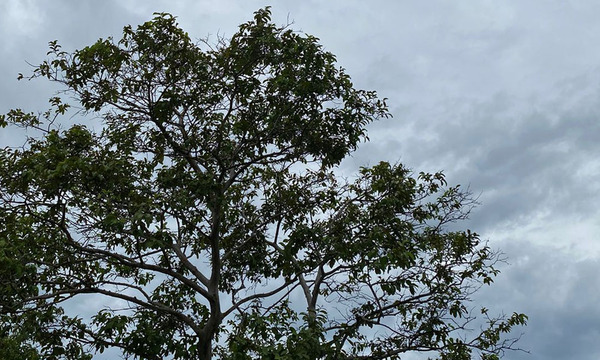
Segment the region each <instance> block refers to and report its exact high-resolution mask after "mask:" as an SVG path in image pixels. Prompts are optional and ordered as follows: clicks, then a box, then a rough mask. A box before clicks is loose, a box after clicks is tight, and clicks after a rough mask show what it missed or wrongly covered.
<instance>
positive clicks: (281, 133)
mask: <svg viewBox="0 0 600 360" xmlns="http://www.w3.org/2000/svg"><path fill="white" fill-rule="evenodd" d="M48 55H49V56H50V58H49V59H48V60H47V61H44V62H43V63H42V64H41V65H40V66H39V67H36V68H35V70H34V72H33V74H32V75H31V76H30V77H28V78H38V77H42V78H47V79H49V80H50V81H53V82H57V83H59V84H62V85H63V86H64V88H65V90H64V93H59V94H57V96H55V97H52V98H51V99H50V103H51V108H50V110H49V111H47V112H45V113H42V114H37V115H36V114H35V113H28V112H25V111H22V110H19V109H17V110H12V111H10V112H9V113H8V114H6V115H4V116H2V117H0V125H1V126H3V127H5V126H7V125H9V124H11V125H12V126H21V127H22V128H24V129H28V130H29V131H30V132H29V134H31V133H32V132H34V133H35V134H37V135H36V136H31V137H29V138H28V139H27V142H26V144H25V145H24V146H23V147H19V148H8V147H6V148H4V149H2V150H1V152H0V276H1V277H0V357H2V358H7V359H11V358H15V359H16V358H19V359H41V358H43V359H90V358H91V357H92V355H91V354H92V353H95V352H102V351H103V350H105V349H106V348H120V349H121V351H122V352H123V354H124V355H125V356H128V357H130V358H139V359H163V358H173V359H210V358H211V357H213V356H218V357H219V358H221V359H288V358H289V359H366V358H369V359H399V358H400V356H401V355H402V354H404V353H406V352H412V351H433V352H434V353H436V354H437V356H439V358H440V359H470V358H471V357H472V356H476V354H481V358H482V359H496V358H497V357H498V356H500V355H502V353H503V351H504V350H505V349H510V348H512V347H513V344H514V340H511V339H505V338H504V337H503V334H508V333H509V332H510V331H511V329H512V328H513V327H514V326H516V325H523V324H525V322H526V317H525V315H522V314H513V315H512V316H508V317H500V318H492V317H487V310H486V309H482V310H481V312H482V313H483V317H484V319H486V321H487V325H485V326H483V327H482V328H481V331H480V332H469V331H467V325H468V324H469V323H471V322H472V321H474V319H475V314H474V312H473V311H471V310H470V309H469V302H470V296H471V295H472V294H473V293H474V292H475V291H476V290H477V289H478V288H479V287H480V286H481V285H482V284H489V283H491V282H492V279H493V277H494V276H495V275H496V274H497V273H498V270H497V269H496V268H495V267H494V265H495V264H496V263H497V262H498V261H499V260H501V259H500V256H499V254H498V253H497V252H494V251H492V250H491V249H490V248H489V247H488V246H487V245H486V244H485V243H484V242H482V241H481V240H480V239H479V237H478V235H477V234H476V233H474V232H471V231H469V230H466V231H450V230H448V225H449V224H451V223H454V222H456V221H459V220H461V219H464V218H465V217H466V216H467V215H468V213H469V211H470V209H471V208H472V206H473V204H474V200H473V199H472V197H471V196H470V194H469V192H468V191H463V190H462V189H461V188H460V187H458V186H457V187H450V186H448V185H447V183H446V180H445V179H444V176H443V174H442V173H435V174H427V173H420V174H418V175H414V174H413V173H412V172H411V171H410V170H409V169H407V168H406V167H404V166H402V165H400V164H395V165H392V164H388V163H385V162H381V163H379V164H377V165H375V166H373V167H364V168H361V170H360V171H359V173H358V174H357V175H356V177H355V178H353V179H345V178H342V177H340V176H339V175H336V172H335V170H336V167H337V166H338V165H339V164H340V162H341V161H342V160H343V159H344V158H345V157H346V156H348V155H349V154H350V153H351V152H352V151H353V150H355V149H356V147H357V145H358V144H359V142H360V141H362V140H364V139H366V132H365V126H366V125H367V124H368V123H370V122H371V121H373V120H376V119H377V118H383V117H388V116H390V114H389V112H388V109H387V106H386V104H385V101H384V100H381V99H379V98H378V97H377V95H376V93H375V92H372V91H363V90H356V89H354V87H353V84H352V82H351V81H350V77H349V76H348V75H347V74H346V73H345V72H344V70H343V69H341V68H339V67H337V66H336V63H335V57H334V56H333V55H332V54H331V53H329V52H326V51H324V50H323V48H322V47H321V45H319V43H318V39H317V38H315V37H313V36H309V35H304V34H299V33H296V32H294V31H292V30H290V29H288V28H287V27H279V26H276V25H274V24H273V23H272V22H271V18H270V11H269V9H268V8H266V9H262V10H259V11H257V12H256V13H255V16H254V19H253V20H252V21H249V22H247V23H245V24H242V25H241V26H240V27H239V31H238V32H237V33H236V34H235V35H233V36H232V38H231V39H230V40H224V39H221V40H219V41H218V43H217V44H215V45H212V46H211V45H210V44H209V43H208V41H201V42H198V43H194V42H192V41H191V40H190V37H189V36H188V35H187V34H186V33H185V32H184V31H183V30H181V29H180V28H179V27H178V25H177V23H176V20H175V19H174V18H173V17H172V16H171V15H169V14H162V13H161V14H156V16H155V18H154V19H153V20H152V21H149V22H147V23H145V24H143V25H141V26H139V27H138V28H137V29H133V28H132V27H130V26H128V27H125V28H124V33H123V37H122V39H120V40H119V41H118V42H115V41H114V40H113V39H112V38H108V39H106V40H102V39H100V40H99V41H98V42H96V43H95V44H93V45H91V46H89V47H86V48H84V49H82V50H78V51H75V52H74V53H68V52H65V51H63V50H62V49H61V47H60V46H59V45H58V44H57V42H51V43H50V51H49V53H48ZM20 77H23V76H22V75H21V76H20ZM62 94H68V95H69V96H70V97H71V98H72V99H74V101H76V102H77V103H78V107H79V112H78V113H77V114H81V113H83V114H92V115H94V116H96V117H98V118H100V119H101V120H102V126H101V128H100V129H96V130H94V129H93V128H90V127H86V126H85V125H82V124H76V125H72V126H70V127H67V128H63V127H62V126H61V125H60V119H61V118H63V117H64V116H66V115H67V113H70V111H71V110H69V109H70V106H69V104H66V103H63V101H62V99H61V97H60V95H62ZM86 294H93V295H94V296H96V297H102V298H104V299H106V300H107V301H108V300H110V301H111V302H110V303H111V304H120V305H113V306H108V305H107V306H106V307H104V308H100V309H97V312H95V315H93V316H92V317H91V318H89V319H85V318H82V317H80V316H78V315H74V314H71V313H69V311H66V310H65V309H67V310H68V307H69V304H71V303H72V302H73V301H75V300H77V299H81V298H83V297H84V296H85V295H86ZM482 324H483V322H482Z"/></svg>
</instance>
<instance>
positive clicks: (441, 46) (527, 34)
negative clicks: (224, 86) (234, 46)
mask: <svg viewBox="0 0 600 360" xmlns="http://www.w3.org/2000/svg"><path fill="white" fill-rule="evenodd" d="M266 5H271V6H272V12H273V19H274V21H275V22H276V23H278V24H282V25H283V24H286V23H292V25H291V26H292V28H293V29H295V30H298V31H303V32H305V33H308V34H312V35H314V36H316V37H318V38H319V39H320V42H321V44H322V45H323V46H324V48H325V49H326V50H328V51H331V52H332V53H334V54H335V55H336V56H337V59H338V63H339V65H340V66H343V67H344V68H346V70H347V72H348V74H350V76H352V79H353V82H354V84H355V86H356V87H357V88H362V89H368V90H376V91H377V92H378V93H379V95H380V96H381V97H386V98H388V101H387V102H388V105H389V106H390V111H391V113H392V114H393V118H391V119H386V120H382V121H379V122H376V123H373V124H371V125H370V126H369V127H368V131H369V137H370V139H371V141H370V142H368V143H365V144H363V145H362V146H361V147H360V148H359V150H358V151H357V152H356V153H354V154H353V156H352V157H351V158H350V159H348V160H347V161H345V162H344V163H343V164H342V169H341V170H342V171H347V172H352V171H355V169H356V168H357V167H358V166H363V165H373V164H375V163H377V162H378V161H380V160H385V161H390V162H402V163H404V164H405V165H406V166H408V167H410V168H411V169H413V170H414V171H415V172H419V171H438V170H443V171H444V172H445V174H446V175H447V180H448V181H449V183H451V184H461V185H462V186H464V187H469V188H470V189H471V191H473V193H474V194H477V195H479V202H480V205H479V207H477V208H476V209H475V210H474V211H473V213H472V215H471V218H470V219H469V220H468V221H467V222H466V223H464V224H462V226H464V227H469V228H470V229H472V230H474V231H476V232H478V233H479V234H480V235H481V237H482V238H483V239H487V240H489V244H490V245H491V246H492V247H493V248H498V249H501V250H503V252H504V253H505V254H506V256H507V257H508V264H506V265H504V266H502V267H501V270H502V274H501V275H500V276H499V277H498V278H497V280H496V282H495V284H494V285H493V286H491V287H489V288H484V289H483V290H482V291H481V293H480V294H478V296H477V301H480V302H481V303H482V305H483V304H485V306H486V307H488V308H490V309H496V310H498V311H500V310H505V311H506V312H508V313H511V312H513V311H517V312H524V313H526V314H527V315H528V316H529V319H530V320H529V325H528V326H527V327H526V328H524V329H523V332H524V334H523V337H522V340H521V342H520V343H519V346H520V347H521V348H524V349H527V350H529V353H524V352H511V353H507V355H506V357H505V359H509V360H525V359H528V360H538V359H539V360H563V359H564V360H567V359H579V360H597V359H598V358H600V341H598V340H599V339H600V307H599V306H598V304H599V303H600V277H598V276H597V274H598V273H600V239H599V237H600V207H599V206H598V205H599V204H600V191H599V190H600V156H599V155H600V121H599V120H600V46H599V44H600V22H599V21H598V14H600V2H597V1H585V0H581V1H575V0H573V1H568V0H560V1H558V0H544V1H540V0H529V1H521V0H506V1H488V0H477V1H466V0H454V1H441V0H431V1H404V0H387V1H384V0H371V1H354V0H330V1H316V0H305V1H295V0H293V1H292V0H289V1H288V0H282V1H271V2H268V1H258V0H166V1H159V0H153V1H142V0H119V1H112V0H106V1H80V0H54V1H43V0H2V1H0V38H1V39H2V41H1V42H0V80H1V81H0V113H5V112H7V111H8V110H9V109H11V108H18V107H20V108H23V109H27V110H31V111H43V110H45V109H46V108H47V99H48V97H50V96H51V95H53V93H54V91H55V90H56V88H55V87H54V86H53V85H51V84H48V83H47V82H44V81H41V80H37V81H32V82H28V81H20V82H18V81H17V80H16V78H17V74H18V73H20V72H22V73H28V72H29V71H31V66H30V65H28V63H31V64H38V63H39V62H41V61H42V60H44V58H45V54H46V51H47V43H48V41H51V40H55V39H56V40H59V43H61V44H62V45H63V48H64V49H66V50H75V49H78V48H82V47H84V46H86V45H89V44H91V43H93V42H94V41H96V40H97V39H98V38H99V37H104V38H106V37H107V36H110V35H113V36H114V37H115V38H118V37H119V36H120V34H121V30H122V28H123V26H125V25H128V24H131V25H134V26H135V25H138V24H141V23H143V22H144V21H147V20H149V19H151V18H152V13H153V12H169V13H172V14H173V15H175V16H177V17H178V21H179V23H180V25H181V27H182V28H183V29H184V30H186V31H187V32H188V33H189V34H190V36H192V37H193V38H196V39H200V38H206V37H207V36H209V39H210V38H212V39H215V38H216V36H224V37H228V36H230V35H232V34H233V33H234V32H235V31H236V28H237V25H239V24H241V23H242V22H245V21H247V20H249V19H251V18H252V13H253V12H254V11H256V10H257V9H259V8H262V7H264V6H266ZM15 138H18V134H17V130H15V129H2V131H1V132H0V146H5V145H7V144H10V143H11V142H12V141H14V139H15ZM98 359H100V357H98Z"/></svg>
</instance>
